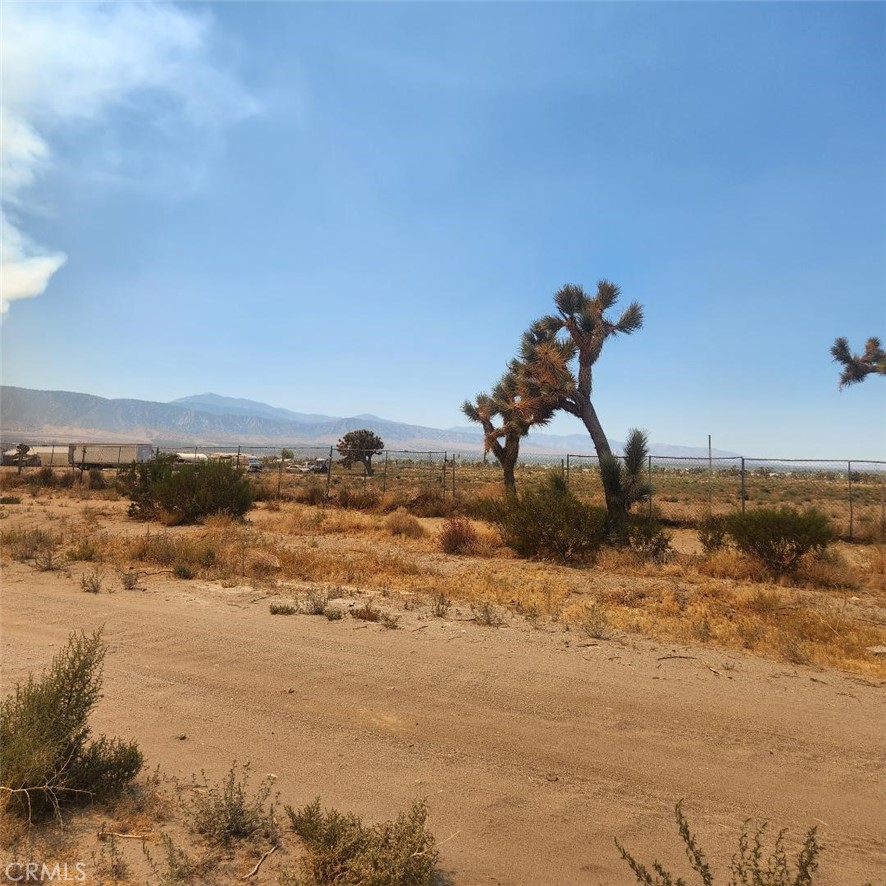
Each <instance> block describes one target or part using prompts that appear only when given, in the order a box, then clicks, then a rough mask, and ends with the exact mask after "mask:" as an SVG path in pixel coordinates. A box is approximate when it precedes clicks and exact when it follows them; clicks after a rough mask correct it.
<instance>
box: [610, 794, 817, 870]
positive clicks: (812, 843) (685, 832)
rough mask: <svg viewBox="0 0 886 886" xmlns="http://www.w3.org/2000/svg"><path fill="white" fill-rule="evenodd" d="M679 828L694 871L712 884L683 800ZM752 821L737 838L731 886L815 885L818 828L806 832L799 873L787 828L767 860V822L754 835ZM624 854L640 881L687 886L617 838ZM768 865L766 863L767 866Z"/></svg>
mask: <svg viewBox="0 0 886 886" xmlns="http://www.w3.org/2000/svg"><path fill="white" fill-rule="evenodd" d="M675 813H676V818H677V828H678V830H679V833H680V839H681V840H682V841H683V845H684V848H685V850H686V855H687V856H688V858H689V864H690V866H691V867H692V870H693V871H695V873H696V874H698V876H699V879H700V880H701V882H702V884H704V886H713V884H714V875H713V873H712V872H711V869H710V867H709V865H708V863H707V859H706V858H705V856H704V853H703V852H702V851H701V849H700V848H699V845H698V842H697V841H696V837H695V834H693V833H692V832H691V831H690V830H689V822H688V821H687V820H686V816H685V815H684V814H683V805H682V802H680V803H678V804H677V806H676V808H675ZM748 825H749V822H745V827H744V829H743V830H742V832H741V836H740V837H739V839H738V849H737V850H736V852H735V854H734V855H733V856H732V864H731V866H730V868H731V871H732V877H731V879H730V881H729V886H812V882H813V876H812V875H813V874H814V873H815V871H816V870H818V856H819V854H820V853H821V844H820V843H819V842H818V837H817V835H816V830H817V829H816V828H814V827H813V828H811V829H810V830H809V832H808V833H807V834H806V838H805V839H804V841H803V846H802V848H801V849H800V852H799V853H798V855H797V861H796V873H792V872H791V865H790V863H789V862H788V858H787V853H786V852H785V849H784V835H785V831H783V830H782V831H779V833H778V835H777V837H776V838H775V844H774V846H773V849H772V854H771V855H770V856H769V858H768V859H766V860H765V861H764V858H763V856H764V848H763V837H764V834H765V831H766V824H765V823H764V824H762V825H761V826H760V827H759V828H757V830H756V832H755V833H754V836H753V838H751V837H750V835H749V833H748ZM615 845H616V846H617V847H618V851H619V852H620V853H621V857H622V858H623V859H624V860H625V861H626V862H627V864H628V866H629V867H630V869H631V870H632V871H633V872H634V876H635V877H636V878H637V882H638V883H641V884H646V886H680V884H682V886H686V881H685V880H683V879H676V880H675V879H674V877H673V875H672V874H671V873H670V872H669V871H668V870H666V869H665V867H664V866H663V865H662V864H660V863H659V862H657V861H655V862H653V864H652V869H653V871H654V872H655V873H654V875H653V874H651V873H650V872H649V870H647V868H646V867H645V866H644V865H643V864H641V863H640V862H638V861H637V860H636V859H635V858H634V857H633V856H632V855H631V854H630V852H628V851H627V850H626V849H625V848H624V846H622V845H621V843H619V841H618V839H616V841H615ZM764 865H765V866H764Z"/></svg>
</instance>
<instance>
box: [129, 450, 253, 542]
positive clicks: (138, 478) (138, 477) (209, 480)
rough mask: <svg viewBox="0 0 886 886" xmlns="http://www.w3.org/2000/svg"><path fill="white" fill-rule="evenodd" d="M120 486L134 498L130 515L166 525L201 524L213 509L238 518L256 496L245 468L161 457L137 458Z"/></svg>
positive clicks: (226, 463) (220, 463) (223, 463)
mask: <svg viewBox="0 0 886 886" xmlns="http://www.w3.org/2000/svg"><path fill="white" fill-rule="evenodd" d="M120 486H121V489H122V490H123V492H124V494H125V495H127V496H128V497H129V499H130V501H131V502H132V504H130V506H129V515H130V516H131V517H134V518H136V519H138V520H152V519H162V521H163V522H164V523H166V524H167V525H178V524H181V523H196V522H198V521H199V520H201V519H203V518H204V517H208V516H210V515H212V514H226V515H228V516H229V517H233V518H239V517H242V516H243V515H244V514H245V513H246V512H247V511H248V510H249V508H250V507H252V503H253V501H254V499H255V491H254V489H253V487H252V486H251V484H250V483H249V480H248V479H247V478H246V475H245V473H244V472H243V470H242V469H239V468H237V467H235V466H234V465H232V464H230V463H229V462H223V461H217V462H208V463H206V464H186V465H176V464H175V462H174V459H173V458H171V457H165V456H160V457H158V458H155V459H152V460H151V461H146V462H141V463H135V462H134V463H133V464H131V465H129V466H128V467H126V468H125V469H124V470H123V471H121V474H120Z"/></svg>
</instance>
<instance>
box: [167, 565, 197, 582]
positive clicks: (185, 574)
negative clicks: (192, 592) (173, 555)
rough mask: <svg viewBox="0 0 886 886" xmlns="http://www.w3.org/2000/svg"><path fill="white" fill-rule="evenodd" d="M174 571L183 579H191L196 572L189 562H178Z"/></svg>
mask: <svg viewBox="0 0 886 886" xmlns="http://www.w3.org/2000/svg"><path fill="white" fill-rule="evenodd" d="M172 573H173V575H174V576H175V577H176V578H180V579H182V580H183V581H190V580H191V579H192V578H193V577H194V574H195V573H194V570H193V568H192V567H191V566H190V565H188V564H187V563H176V564H175V567H174V568H173V570H172Z"/></svg>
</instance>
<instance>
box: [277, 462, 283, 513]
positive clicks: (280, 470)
mask: <svg viewBox="0 0 886 886" xmlns="http://www.w3.org/2000/svg"><path fill="white" fill-rule="evenodd" d="M282 485H283V450H280V463H279V464H278V465H277V501H280V488H281V486H282Z"/></svg>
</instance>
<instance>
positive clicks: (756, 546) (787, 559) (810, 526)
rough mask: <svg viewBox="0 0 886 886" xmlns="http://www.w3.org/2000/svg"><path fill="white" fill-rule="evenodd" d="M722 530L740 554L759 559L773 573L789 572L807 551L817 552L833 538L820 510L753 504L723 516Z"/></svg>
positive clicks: (822, 549)
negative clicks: (724, 523)
mask: <svg viewBox="0 0 886 886" xmlns="http://www.w3.org/2000/svg"><path fill="white" fill-rule="evenodd" d="M726 530H727V532H728V533H729V536H730V538H731V539H732V541H733V543H734V544H735V546H736V547H737V548H738V550H739V551H741V552H742V553H743V554H747V555H748V556H751V557H753V558H754V559H756V560H759V561H760V563H762V564H763V565H764V566H765V567H766V568H767V569H768V570H769V571H770V572H772V573H774V574H775V575H784V574H785V573H789V572H793V571H794V570H795V569H796V568H797V566H798V565H799V564H800V561H801V560H802V559H803V557H804V556H806V555H807V554H810V553H812V554H820V553H822V551H824V549H825V548H826V547H827V546H828V544H829V543H830V542H831V541H833V539H834V532H833V530H832V529H831V527H830V524H829V523H828V518H827V517H826V516H825V515H824V514H822V513H821V512H820V511H816V510H814V509H810V510H808V511H795V510H794V509H793V508H789V507H781V508H755V509H754V510H751V511H747V512H746V513H744V514H731V515H729V516H728V517H727V518H726Z"/></svg>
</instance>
